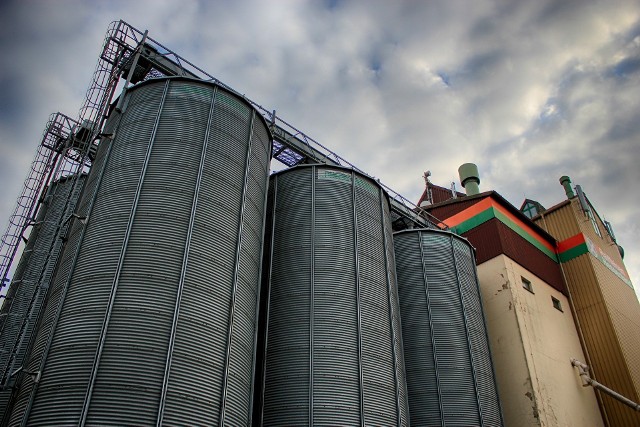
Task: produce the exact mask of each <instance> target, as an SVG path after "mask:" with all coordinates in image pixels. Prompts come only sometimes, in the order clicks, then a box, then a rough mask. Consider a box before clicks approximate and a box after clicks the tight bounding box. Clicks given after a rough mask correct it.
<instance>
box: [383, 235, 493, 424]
mask: <svg viewBox="0 0 640 427" xmlns="http://www.w3.org/2000/svg"><path fill="white" fill-rule="evenodd" d="M394 246H395V256H396V266H397V272H398V295H399V297H400V313H401V316H402V338H403V344H404V357H405V367H406V371H407V388H408V396H409V412H410V419H411V424H412V425H419V426H423V425H469V426H471V425H483V426H500V425H502V417H501V413H500V403H499V401H498V394H497V389H496V383H495V377H494V374H493V365H492V361H491V354H490V351H489V342H488V339H487V333H486V327H485V322H484V316H483V312H482V304H481V300H480V289H479V287H478V279H477V274H476V265H475V255H474V250H473V248H472V247H471V245H470V244H469V242H468V241H466V240H465V239H463V238H461V237H460V236H457V235H454V234H452V233H450V232H446V231H438V230H426V229H425V230H406V231H401V232H398V233H395V234H394Z"/></svg>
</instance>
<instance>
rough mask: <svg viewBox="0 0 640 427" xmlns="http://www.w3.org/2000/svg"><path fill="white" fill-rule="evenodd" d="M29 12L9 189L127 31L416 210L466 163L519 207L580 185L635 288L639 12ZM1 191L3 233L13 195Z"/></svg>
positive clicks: (489, 2) (9, 18)
mask: <svg viewBox="0 0 640 427" xmlns="http://www.w3.org/2000/svg"><path fill="white" fill-rule="evenodd" d="M28 4H29V6H28V7H27V6H24V3H22V2H17V1H13V2H10V3H6V2H5V3H2V4H1V5H0V20H2V22H0V23H1V24H3V25H0V49H1V53H2V54H3V58H12V61H10V62H7V61H2V63H1V64H0V81H1V82H3V83H2V84H10V85H11V87H12V88H14V93H13V94H11V92H5V91H3V92H2V93H1V94H0V97H1V98H0V112H2V115H0V148H1V149H2V153H3V157H6V158H7V160H3V161H4V162H5V163H3V164H2V168H3V169H4V170H2V171H0V173H2V178H3V182H9V181H8V178H7V175H6V171H10V173H11V174H26V170H27V166H28V161H29V160H28V159H29V156H31V155H32V153H33V151H34V150H35V144H36V143H37V140H38V139H39V136H40V133H41V132H42V128H43V126H44V123H45V121H46V117H47V116H48V114H49V113H52V112H55V111H58V110H62V111H63V112H66V113H69V114H71V115H75V112H77V111H78V109H79V107H80V104H81V102H82V97H83V95H84V91H85V90H86V88H87V85H88V83H89V78H90V76H91V73H92V72H93V68H94V66H95V62H96V60H97V55H98V51H99V47H100V46H101V44H102V40H103V36H104V33H105V31H106V28H107V25H108V23H109V22H110V21H111V20H115V19H120V18H122V19H124V20H125V21H127V22H129V23H130V24H132V25H134V26H136V27H137V28H139V29H141V30H145V29H149V31H150V35H151V36H152V37H154V38H155V39H157V40H158V41H160V42H162V43H163V44H165V45H166V46H167V47H169V48H171V49H173V50H175V51H176V52H178V53H179V54H181V55H183V56H184V57H186V58H187V59H189V60H191V61H192V62H194V63H195V64H197V65H199V66H200V67H202V68H203V69H205V70H207V71H208V72H210V73H211V74H213V75H215V76H216V77H218V78H220V79H221V80H222V81H224V82H225V83H227V84H229V85H231V86H232V87H234V88H235V89H237V90H238V91H240V92H241V93H245V94H247V95H248V96H249V97H250V98H252V99H254V100H255V101H257V102H259V103H261V104H263V105H264V106H265V107H267V108H269V109H276V110H277V111H278V114H279V115H281V116H282V117H283V118H285V119H286V120H287V121H289V122H291V123H292V124H294V125H295V126H296V127H298V128H299V129H301V130H303V131H305V132H307V133H309V135H310V136H311V137H314V138H316V139H317V140H319V141H320V142H321V143H323V144H325V145H326V146H328V147H329V148H331V149H333V150H334V151H336V152H338V153H339V154H341V155H343V156H344V157H346V158H347V159H348V160H350V161H352V162H353V163H355V164H356V165H357V166H359V167H361V168H362V169H364V170H365V171H367V172H369V173H370V174H372V175H375V176H377V177H380V178H382V180H383V181H384V182H386V183H387V184H388V185H390V186H391V187H393V188H394V189H396V190H397V191H399V192H400V193H402V194H404V195H405V196H407V197H409V198H411V199H416V198H417V197H418V196H419V195H420V193H421V190H422V188H421V187H422V185H423V181H422V179H421V174H422V172H423V171H424V170H425V169H431V170H432V172H433V176H432V179H433V181H434V182H436V183H439V184H442V185H446V186H449V185H450V182H451V181H452V180H456V179H457V177H456V175H457V166H458V165H459V164H461V163H464V162H467V161H475V162H476V163H478V165H479V166H480V170H481V174H482V184H481V186H482V188H483V189H495V190H497V191H499V192H500V193H501V194H503V195H504V196H505V197H506V198H507V199H508V200H510V201H511V202H512V203H513V204H515V205H516V206H519V205H520V203H521V201H522V199H523V198H524V196H525V195H526V196H527V197H530V198H534V199H540V201H541V202H542V203H543V204H544V205H546V206H550V205H552V204H554V203H556V202H559V201H560V200H562V198H563V197H564V193H563V190H562V188H561V187H560V185H559V184H558V182H557V179H558V177H559V176H560V175H563V174H568V175H571V176H572V177H574V181H575V182H577V183H582V184H583V186H584V188H585V190H587V191H588V192H589V195H590V197H591V198H592V199H593V200H594V203H596V206H597V207H598V209H599V210H601V211H602V213H603V214H604V215H605V216H606V217H607V218H610V219H611V220H612V221H615V222H614V226H615V227H616V231H617V232H618V235H619V238H620V240H621V241H622V242H623V244H624V245H625V248H626V249H627V263H628V264H629V265H631V266H633V268H632V271H633V272H634V275H635V276H634V278H633V280H634V282H635V283H636V284H637V286H638V287H640V243H636V242H640V230H638V227H634V222H635V223H637V222H638V221H640V218H639V217H638V211H639V209H638V204H637V201H635V200H633V199H632V198H630V197H628V195H627V194H626V193H625V191H628V190H627V189H628V188H629V186H630V185H633V184H634V183H635V182H636V181H637V180H638V179H640V177H638V174H637V172H635V169H633V168H632V166H633V165H632V163H633V159H637V158H640V153H638V148H637V146H638V144H637V141H638V129H637V125H636V124H635V123H636V118H637V115H638V111H639V110H640V84H638V83H639V82H638V79H639V76H638V75H639V74H640V73H638V72H637V70H638V67H639V65H638V62H637V61H638V58H640V56H639V54H638V49H639V47H638V46H639V45H640V39H638V36H639V35H640V6H638V5H637V4H636V3H635V2H632V1H628V0H627V1H625V0H611V1H609V2H600V1H598V0H589V1H580V2H576V1H574V2H561V1H555V0H546V1H535V2H531V1H525V0H520V1H508V2H505V1H498V0H480V1H474V2H468V1H446V2H415V1H393V2H389V1H383V0H376V1H366V2H365V1H346V0H345V1H343V0H326V1H323V2H312V1H297V0H283V1H277V2H264V1H261V0H243V1H215V2H203V1H191V0H185V1H181V2H179V3H176V2H170V1H156V2H143V1H141V2H130V1H124V0H117V1H115V0H114V1H107V2H99V3H96V4H89V3H85V2H81V1H71V0H61V1H59V2H46V1H41V0H37V1H32V2H30V3H28ZM4 82H8V83H4ZM11 106H13V107H14V108H11ZM7 108H9V110H7ZM5 112H8V113H5ZM9 119H11V120H9ZM17 141H20V142H17ZM18 152H19V153H22V152H24V153H26V154H24V155H21V156H20V159H19V160H18V159H17V157H16V156H17V153H18ZM5 153H8V154H7V155H5ZM9 159H10V160H9ZM9 162H10V163H11V165H8V163H9ZM19 162H23V163H22V164H21V167H20V168H18V167H17V164H18V163H19ZM612 166H614V167H612ZM22 178H23V176H21V177H20V179H22ZM12 182H17V180H15V179H13V177H12ZM458 186H459V184H458ZM0 191H1V193H0V200H1V201H2V209H1V210H0V212H3V214H2V217H0V220H2V221H4V219H3V218H7V217H8V209H10V208H9V207H8V206H9V205H12V200H10V199H14V197H15V195H16V194H17V192H18V185H17V184H15V183H14V184H12V185H11V186H4V187H3V188H0ZM7 200H10V201H9V202H7Z"/></svg>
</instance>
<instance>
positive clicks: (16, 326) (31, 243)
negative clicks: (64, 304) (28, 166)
mask: <svg viewBox="0 0 640 427" xmlns="http://www.w3.org/2000/svg"><path fill="white" fill-rule="evenodd" d="M85 178H86V176H85V175H78V176H74V175H70V176H66V177H63V178H60V179H59V180H57V181H55V182H52V183H51V184H50V185H49V186H48V187H47V189H46V190H45V192H44V194H43V196H42V203H41V206H40V209H39V210H38V214H37V216H36V219H35V221H33V223H32V226H33V228H32V230H31V233H30V234H29V237H28V240H27V242H26V244H25V247H24V250H23V251H22V255H21V257H20V261H19V262H18V266H17V267H16V270H15V272H14V274H13V278H12V280H11V285H10V286H9V289H8V292H7V295H6V298H5V299H4V304H3V305H2V309H1V310H0V321H1V323H0V325H1V326H0V381H1V384H2V387H1V388H0V417H2V418H0V419H4V417H7V416H8V411H9V409H10V398H11V396H12V392H13V389H14V387H15V382H16V379H17V377H18V376H19V373H20V371H21V369H20V368H21V367H22V363H23V361H24V358H25V355H26V353H27V351H28V349H29V344H30V342H31V337H32V335H33V332H34V329H35V327H36V323H37V321H38V316H39V314H40V310H41V308H42V305H43V303H44V301H45V299H46V296H47V292H48V289H49V285H50V281H51V278H52V276H53V272H54V269H55V265H56V262H57V259H58V256H59V255H60V252H61V250H62V247H63V243H64V239H63V238H62V235H61V231H62V230H65V229H66V227H67V225H68V223H69V221H70V219H71V218H72V214H73V210H74V208H75V204H76V202H77V201H78V197H79V194H80V192H81V190H82V186H83V184H84V180H85Z"/></svg>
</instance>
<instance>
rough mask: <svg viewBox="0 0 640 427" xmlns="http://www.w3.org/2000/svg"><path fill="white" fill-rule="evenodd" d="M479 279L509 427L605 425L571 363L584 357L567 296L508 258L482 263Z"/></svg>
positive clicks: (592, 397) (592, 395)
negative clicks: (558, 306) (528, 287)
mask: <svg viewBox="0 0 640 427" xmlns="http://www.w3.org/2000/svg"><path fill="white" fill-rule="evenodd" d="M478 276H479V279H480V289H481V292H482V298H483V304H484V309H485V314H486V318H487V329H488V333H489V341H490V344H491V349H492V354H493V357H494V362H495V367H496V378H497V382H498V391H499V394H500V399H501V402H502V404H503V405H502V406H503V415H504V419H505V425H514V426H515V425H517V426H576V427H578V426H596V425H603V423H602V419H601V416H600V413H599V411H598V405H597V402H596V398H595V394H594V392H593V390H592V389H591V388H588V387H583V386H582V384H581V381H580V379H579V377H578V375H577V374H576V372H575V371H574V368H573V367H572V366H571V363H570V359H571V358H572V357H575V358H579V357H583V353H582V349H581V347H580V342H579V339H578V336H577V334H576V331H575V324H574V321H573V317H572V316H571V313H570V311H569V301H568V299H567V297H566V296H565V295H563V294H562V293H561V292H559V291H558V290H556V289H554V288H553V287H552V286H549V285H548V284H547V283H546V282H544V281H543V280H542V279H541V278H540V277H538V276H536V275H535V274H533V273H531V272H530V271H529V270H527V269H526V268H524V267H522V266H521V265H519V264H518V263H517V262H515V261H514V260H513V259H511V258H509V257H508V256H505V255H500V256H498V257H495V258H493V259H491V260H489V261H487V262H485V263H483V264H482V265H479V266H478ZM523 279H524V280H526V281H528V282H529V284H530V285H531V289H532V291H533V292H531V291H530V290H527V289H525V288H524V286H523ZM552 298H553V299H555V300H557V301H558V302H559V304H560V307H561V308H562V311H560V310H558V309H557V308H556V307H555V306H554V301H553V299H552Z"/></svg>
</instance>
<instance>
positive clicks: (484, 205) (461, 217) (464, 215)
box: [442, 197, 493, 227]
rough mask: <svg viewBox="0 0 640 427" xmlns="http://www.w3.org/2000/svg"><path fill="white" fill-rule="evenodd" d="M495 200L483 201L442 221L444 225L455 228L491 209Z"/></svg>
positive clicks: (487, 199)
mask: <svg viewBox="0 0 640 427" xmlns="http://www.w3.org/2000/svg"><path fill="white" fill-rule="evenodd" d="M492 202H493V200H491V199H490V198H488V197H487V198H486V199H482V200H481V201H479V202H478V203H476V204H475V205H473V206H469V207H468V208H467V209H465V210H463V211H461V212H458V213H457V214H455V215H453V216H450V217H449V218H447V219H445V220H444V221H442V222H443V223H444V225H446V226H447V227H455V226H456V225H458V224H461V223H463V222H464V221H466V220H468V219H469V218H472V217H474V216H476V215H478V214H479V213H480V212H483V211H485V210H487V209H489V208H490V207H491V206H492Z"/></svg>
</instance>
